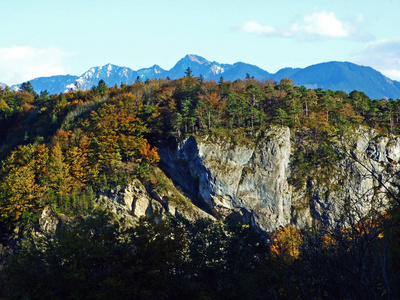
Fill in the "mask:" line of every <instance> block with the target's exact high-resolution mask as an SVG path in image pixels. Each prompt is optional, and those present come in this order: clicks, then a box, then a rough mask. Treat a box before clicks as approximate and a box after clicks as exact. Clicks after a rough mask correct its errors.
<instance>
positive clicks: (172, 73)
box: [165, 54, 231, 79]
mask: <svg viewBox="0 0 400 300" xmlns="http://www.w3.org/2000/svg"><path fill="white" fill-rule="evenodd" d="M188 67H190V69H191V70H192V76H200V75H203V77H204V78H205V79H215V77H218V78H220V77H221V74H223V73H224V72H225V70H226V69H227V68H229V67H231V65H228V64H220V63H218V62H215V61H214V62H211V61H208V60H206V59H205V58H203V57H201V56H198V55H194V54H188V55H186V56H185V57H184V58H182V59H181V60H179V61H178V62H177V63H176V64H175V66H173V67H172V69H171V70H169V71H167V72H166V73H165V74H166V75H167V76H168V77H169V78H171V79H176V78H181V77H183V76H185V72H186V70H187V68H188Z"/></svg>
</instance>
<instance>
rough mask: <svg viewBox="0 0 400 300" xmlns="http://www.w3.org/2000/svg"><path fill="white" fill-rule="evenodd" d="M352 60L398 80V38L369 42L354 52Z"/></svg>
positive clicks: (399, 45)
mask: <svg viewBox="0 0 400 300" xmlns="http://www.w3.org/2000/svg"><path fill="white" fill-rule="evenodd" d="M354 60H355V62H357V63H359V64H363V65H367V66H370V67H373V68H374V69H376V70H378V71H379V72H381V73H382V74H384V75H385V76H387V77H389V78H391V79H395V80H399V81H400V39H393V40H387V39H383V40H377V41H373V42H370V43H368V44H367V45H366V46H365V47H364V48H363V49H362V50H361V51H360V52H358V53H356V54H355V57H354Z"/></svg>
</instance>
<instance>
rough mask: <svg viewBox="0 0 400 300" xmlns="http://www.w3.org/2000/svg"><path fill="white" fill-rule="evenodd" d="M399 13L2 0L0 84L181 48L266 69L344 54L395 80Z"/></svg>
mask: <svg viewBox="0 0 400 300" xmlns="http://www.w3.org/2000/svg"><path fill="white" fill-rule="evenodd" d="M399 13H400V1H398V0H379V1H378V0H374V1H372V0H362V1H361V0H352V1H348V0H346V1H345V0H335V1H327V0H305V1H299V0H296V1H293V0H279V1H277V0H274V1H270V0H248V1H243V0H242V1H236V0H229V1H228V0H211V1H210V0H202V1H199V0H196V1H195V0H177V1H175V0H170V1H167V0H142V1H128V0H79V1H78V0H57V1H55V0H4V1H2V3H1V17H0V28H1V39H0V82H2V83H5V84H8V85H12V84H17V83H22V82H24V81H27V80H31V79H34V78H37V77H41V76H52V75H63V74H71V75H77V76H80V75H82V74H83V73H84V72H86V71H87V70H88V69H89V68H91V67H94V66H103V65H105V64H107V63H111V64H114V65H118V66H124V67H129V68H132V69H133V70H138V69H141V68H147V67H151V66H152V65H154V64H158V65H159V66H161V67H162V68H163V69H167V70H169V69H170V68H172V67H173V66H174V64H175V63H176V62H177V61H178V60H179V59H181V58H183V57H184V56H185V55H186V54H197V55H200V56H202V57H204V58H206V59H207V60H209V61H217V62H219V63H229V64H232V63H235V62H238V61H242V62H245V63H250V64H254V65H257V66H259V67H260V68H262V69H264V70H266V71H268V72H270V73H275V72H277V71H278V70H279V69H281V68H284V67H300V68H304V67H307V66H309V65H312V64H317V63H321V62H327V61H349V62H353V63H357V64H360V65H364V66H371V67H373V68H375V69H376V70H378V71H380V72H381V73H383V74H384V75H386V76H387V77H389V78H391V79H394V80H399V81H400V18H399V17H398V15H399Z"/></svg>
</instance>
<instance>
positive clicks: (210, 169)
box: [159, 127, 400, 231]
mask: <svg viewBox="0 0 400 300" xmlns="http://www.w3.org/2000/svg"><path fill="white" fill-rule="evenodd" d="M264 136H265V138H263V139H262V140H261V141H260V142H259V143H257V145H234V144H232V143H231V142H229V141H225V140H224V139H223V138H220V139H217V140H215V137H213V139H212V141H211V138H207V137H206V138H202V139H200V138H195V137H189V138H188V139H187V140H185V141H184V142H183V143H182V144H180V145H179V146H178V148H177V149H176V150H170V149H160V150H159V154H160V157H161V167H162V169H163V170H164V171H165V173H166V174H167V175H168V176H169V177H170V178H172V179H173V181H174V182H175V183H176V184H178V185H179V186H180V187H181V189H182V190H183V191H184V192H185V194H186V195H187V196H188V197H189V198H190V199H192V201H193V202H194V203H195V204H196V205H198V206H199V207H201V208H203V209H204V210H206V211H208V212H209V213H211V214H212V215H214V216H216V217H232V216H234V217H239V218H240V219H241V221H242V222H246V223H249V224H251V225H253V226H255V227H256V228H259V229H260V230H262V231H271V230H274V229H276V228H277V227H279V226H281V225H282V226H285V225H287V224H290V223H292V224H293V223H294V224H297V225H298V226H300V227H305V226H308V225H311V224H312V222H314V221H315V220H318V221H321V222H322V223H324V224H325V225H327V226H335V225H337V224H338V222H339V223H340V222H341V224H345V223H346V222H347V221H348V220H347V221H346V220H344V219H346V218H347V217H354V218H357V215H362V214H366V213H367V212H368V211H370V210H372V209H381V210H382V207H384V206H385V205H387V204H388V200H387V198H385V197H384V195H385V193H384V192H385V189H384V187H382V185H381V183H382V182H385V183H386V184H385V185H386V187H388V188H390V189H392V190H393V191H394V192H396V193H397V192H398V188H397V185H398V184H399V180H398V178H397V177H396V176H397V175H396V176H393V174H397V172H398V171H399V159H400V141H399V138H397V137H394V136H390V137H384V136H380V135H378V134H377V133H376V132H375V131H373V130H369V129H368V130H367V129H364V128H360V129H359V130H358V131H356V133H354V134H352V135H351V136H347V137H345V138H342V141H340V140H339V139H338V140H337V141H336V142H335V143H334V146H333V147H334V148H335V151H337V153H339V154H340V156H341V157H342V159H340V160H338V161H337V162H334V163H335V164H336V167H337V168H336V169H337V170H338V171H337V174H332V178H331V183H330V184H325V185H316V180H310V181H309V182H307V183H305V184H304V187H303V189H301V190H295V189H294V187H293V186H291V185H290V184H289V178H290V175H291V171H292V170H291V163H292V161H291V159H292V154H293V153H292V151H293V149H295V147H293V144H294V142H293V138H291V132H290V130H289V128H286V127H272V128H271V129H270V130H269V131H268V132H266V133H265V134H264ZM343 141H346V142H345V143H344V142H343ZM372 173H373V174H372ZM375 176H377V177H376V178H375ZM377 178H378V179H379V178H380V179H381V180H377ZM338 187H339V188H338ZM346 204H350V207H351V209H347V210H345V209H344V207H346ZM345 214H347V215H345ZM347 219H348V218H347Z"/></svg>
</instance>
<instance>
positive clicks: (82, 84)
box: [76, 64, 138, 90]
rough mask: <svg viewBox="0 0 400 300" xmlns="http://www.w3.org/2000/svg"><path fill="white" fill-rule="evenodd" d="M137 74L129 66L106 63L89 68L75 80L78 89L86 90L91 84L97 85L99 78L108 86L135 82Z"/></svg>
mask: <svg viewBox="0 0 400 300" xmlns="http://www.w3.org/2000/svg"><path fill="white" fill-rule="evenodd" d="M137 76H138V73H137V72H136V71H134V70H132V69H130V68H126V67H119V66H115V65H112V64H107V65H105V66H100V67H94V68H90V69H89V70H88V71H86V72H85V73H84V74H83V75H82V76H80V77H79V78H78V79H77V80H76V82H77V84H78V88H79V89H82V90H88V89H90V88H92V87H93V86H97V84H98V83H99V81H100V80H101V79H103V80H104V81H105V83H106V84H107V85H108V86H113V85H115V84H117V85H119V84H121V83H126V84H132V83H134V82H135V79H136V77H137Z"/></svg>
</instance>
